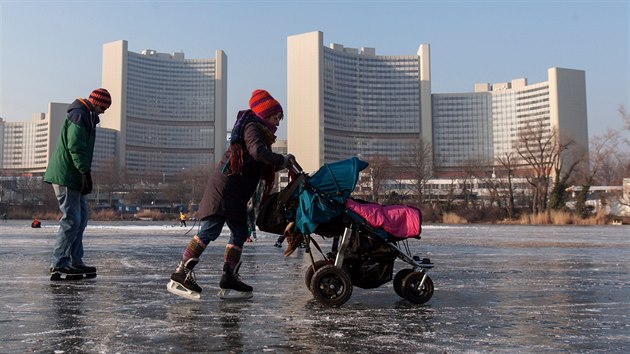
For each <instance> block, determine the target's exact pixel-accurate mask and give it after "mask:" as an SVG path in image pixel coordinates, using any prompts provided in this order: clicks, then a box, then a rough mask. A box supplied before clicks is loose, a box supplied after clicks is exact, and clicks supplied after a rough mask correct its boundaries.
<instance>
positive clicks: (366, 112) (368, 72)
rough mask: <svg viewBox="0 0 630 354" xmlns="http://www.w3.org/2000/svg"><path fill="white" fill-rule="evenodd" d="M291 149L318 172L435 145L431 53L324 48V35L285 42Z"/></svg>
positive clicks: (425, 49)
mask: <svg viewBox="0 0 630 354" xmlns="http://www.w3.org/2000/svg"><path fill="white" fill-rule="evenodd" d="M287 66H288V68H287V71H288V75H287V76H288V87H287V103H288V104H287V108H288V109H287V127H288V128H287V131H288V150H289V152H291V153H292V154H294V155H295V156H296V157H297V159H298V161H299V162H300V164H301V165H302V167H304V169H305V170H307V171H313V170H316V169H317V168H319V166H321V165H322V164H324V163H328V162H334V161H338V160H341V159H345V158H349V157H351V156H364V157H365V158H369V157H374V156H384V157H387V158H389V159H392V160H397V159H399V158H400V157H401V156H402V155H404V154H408V151H409V147H410V146H412V145H414V144H417V143H418V139H419V137H421V136H423V137H424V138H425V139H427V141H430V140H431V118H430V117H431V116H430V113H431V112H430V109H431V103H430V102H431V95H430V91H431V89H430V75H429V72H430V70H429V47H428V46H427V45H422V46H420V49H419V50H418V53H417V54H416V55H401V56H383V55H376V53H375V50H374V48H361V49H355V48H347V47H344V46H343V45H340V44H331V45H330V46H329V47H325V46H324V45H323V34H322V32H311V33H305V34H300V35H295V36H290V37H289V38H288V59H287Z"/></svg>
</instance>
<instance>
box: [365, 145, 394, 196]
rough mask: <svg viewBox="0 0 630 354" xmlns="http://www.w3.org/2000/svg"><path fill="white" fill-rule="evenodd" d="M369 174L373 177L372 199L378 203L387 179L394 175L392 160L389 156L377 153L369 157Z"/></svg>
mask: <svg viewBox="0 0 630 354" xmlns="http://www.w3.org/2000/svg"><path fill="white" fill-rule="evenodd" d="M368 162H369V166H368V171H367V172H368V174H369V175H370V177H372V201H374V202H375V203H378V202H379V200H380V196H381V189H382V186H383V184H384V183H385V181H386V180H387V179H388V178H390V177H391V176H392V162H391V161H390V159H389V158H388V157H387V156H383V155H379V154H376V155H374V156H372V157H370V158H368Z"/></svg>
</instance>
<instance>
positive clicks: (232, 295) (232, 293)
mask: <svg viewBox="0 0 630 354" xmlns="http://www.w3.org/2000/svg"><path fill="white" fill-rule="evenodd" d="M217 295H219V297H220V298H221V299H226V300H241V299H251V298H252V297H253V296H254V293H252V292H251V291H236V290H232V289H221V290H219V293H218V294H217Z"/></svg>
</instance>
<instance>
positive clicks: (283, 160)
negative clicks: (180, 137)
mask: <svg viewBox="0 0 630 354" xmlns="http://www.w3.org/2000/svg"><path fill="white" fill-rule="evenodd" d="M249 106H250V109H248V110H244V111H240V112H238V115H237V118H236V123H235V124H234V127H233V128H232V135H231V136H230V147H229V149H228V151H226V153H225V155H224V156H223V158H222V159H221V161H220V162H219V163H218V164H217V165H216V167H215V169H214V171H213V172H212V174H211V175H210V178H209V180H208V183H207V185H206V189H205V192H204V196H203V199H202V200H201V204H200V206H199V211H198V215H199V217H200V219H201V220H203V221H204V222H203V224H202V226H201V229H200V230H199V233H198V234H197V235H195V236H194V237H193V238H192V239H191V240H190V241H189V242H188V245H187V246H186V249H185V250H184V252H183V255H182V258H181V260H180V262H179V265H178V266H177V268H176V269H175V272H174V273H173V274H171V278H170V279H171V280H170V282H169V283H168V285H167V289H168V291H170V292H172V293H174V294H176V295H179V296H183V297H187V298H190V299H200V297H201V287H199V285H197V282H196V280H195V276H194V273H193V268H194V267H195V265H196V264H197V263H198V262H199V257H200V256H201V254H202V253H203V251H204V249H205V248H206V247H207V246H208V244H209V243H210V242H211V241H214V240H216V239H217V238H218V237H219V234H220V233H221V229H222V228H223V225H224V224H226V223H227V225H228V227H229V228H230V231H231V236H230V239H229V241H228V244H227V246H226V247H225V252H224V257H223V258H224V264H223V275H222V276H221V281H220V283H219V287H220V288H221V290H220V292H219V296H220V297H221V298H250V297H252V290H253V289H252V287H251V286H249V285H247V284H245V283H244V282H242V281H241V279H240V277H239V275H238V268H239V265H240V259H241V252H242V248H243V244H244V243H245V240H246V239H247V236H248V232H247V202H248V201H249V199H250V198H251V197H252V195H253V194H254V191H255V190H256V186H257V185H258V183H259V182H260V180H261V179H263V180H264V181H265V186H266V189H265V195H266V194H268V193H269V191H271V188H272V187H273V182H274V180H275V171H277V170H280V169H282V168H286V167H287V165H288V164H289V160H291V155H281V154H276V153H274V152H272V151H271V145H272V144H273V143H274V142H275V140H276V136H275V132H276V130H277V128H278V125H280V121H281V120H282V118H283V111H282V106H281V105H280V103H278V101H276V100H275V99H274V98H273V97H272V96H271V95H270V94H269V93H268V92H267V91H264V90H255V91H254V92H253V93H252V96H251V98H250V100H249Z"/></svg>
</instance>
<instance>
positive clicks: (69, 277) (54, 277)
mask: <svg viewBox="0 0 630 354" xmlns="http://www.w3.org/2000/svg"><path fill="white" fill-rule="evenodd" d="M81 279H83V274H62V273H53V274H51V275H50V280H51V281H75V280H81Z"/></svg>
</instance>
